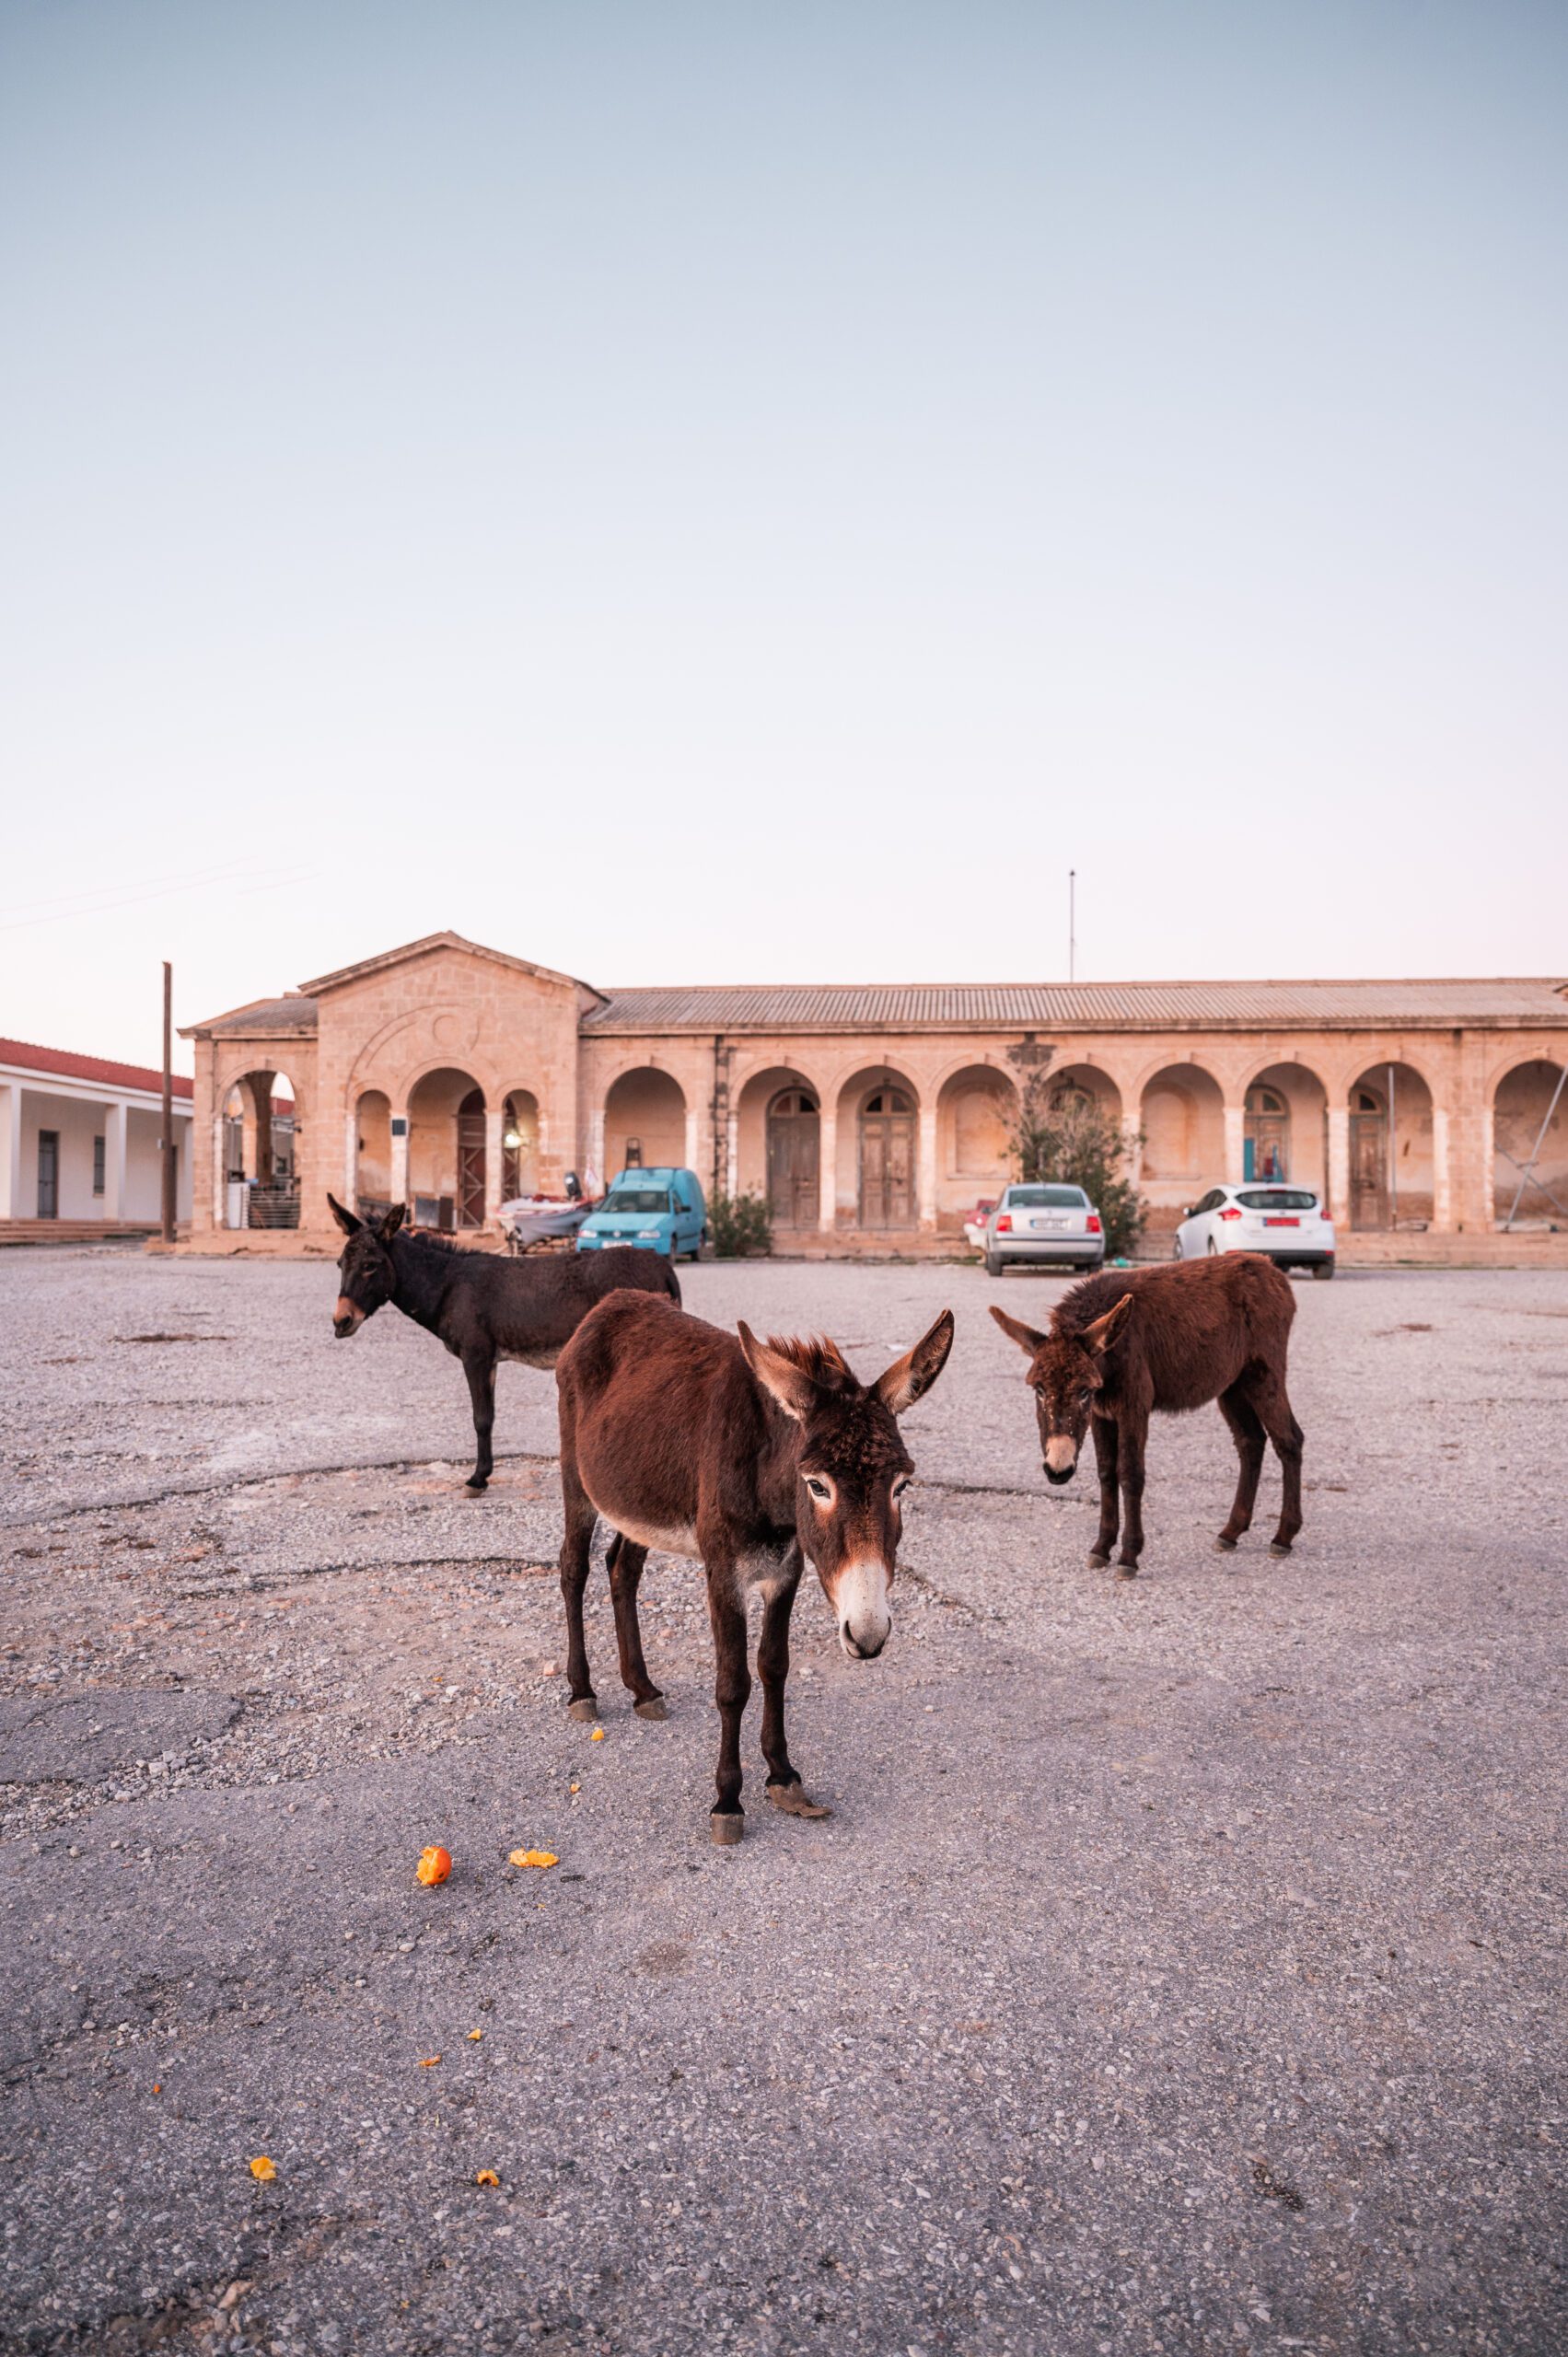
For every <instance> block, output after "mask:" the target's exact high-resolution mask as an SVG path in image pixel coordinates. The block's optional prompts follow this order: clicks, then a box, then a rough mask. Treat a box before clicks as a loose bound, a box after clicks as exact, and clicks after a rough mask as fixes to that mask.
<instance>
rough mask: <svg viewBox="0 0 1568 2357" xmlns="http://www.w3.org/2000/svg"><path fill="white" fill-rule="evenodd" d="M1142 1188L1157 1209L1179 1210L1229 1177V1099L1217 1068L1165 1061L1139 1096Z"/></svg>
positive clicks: (1151, 1075) (1145, 1084)
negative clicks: (1226, 1105)
mask: <svg viewBox="0 0 1568 2357" xmlns="http://www.w3.org/2000/svg"><path fill="white" fill-rule="evenodd" d="M1138 1121H1139V1127H1140V1129H1141V1130H1142V1131H1143V1133H1144V1150H1143V1160H1142V1170H1141V1185H1142V1190H1143V1193H1144V1196H1145V1198H1146V1199H1147V1201H1148V1202H1149V1203H1150V1204H1151V1205H1152V1206H1154V1207H1155V1208H1156V1210H1161V1211H1171V1210H1179V1209H1180V1208H1181V1207H1182V1206H1183V1205H1184V1204H1186V1203H1189V1202H1192V1201H1193V1200H1194V1199H1195V1198H1196V1197H1197V1196H1198V1195H1199V1194H1201V1193H1202V1190H1203V1188H1204V1187H1205V1186H1210V1187H1212V1186H1214V1185H1216V1184H1217V1183H1218V1182H1219V1181H1220V1180H1221V1179H1223V1178H1224V1177H1225V1098H1224V1096H1223V1094H1222V1092H1221V1089H1220V1084H1219V1082H1218V1081H1217V1080H1216V1079H1215V1078H1214V1074H1213V1073H1212V1072H1209V1071H1207V1070H1206V1069H1205V1068H1204V1066H1203V1065H1202V1064H1196V1063H1186V1064H1165V1065H1163V1066H1162V1067H1161V1068H1160V1070H1159V1071H1157V1072H1155V1073H1151V1074H1150V1075H1149V1077H1148V1078H1147V1080H1145V1082H1144V1086H1143V1089H1142V1092H1141V1094H1140V1097H1139V1106H1138Z"/></svg>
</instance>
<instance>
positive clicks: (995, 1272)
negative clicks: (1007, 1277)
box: [985, 1252, 1006, 1277]
mask: <svg viewBox="0 0 1568 2357" xmlns="http://www.w3.org/2000/svg"><path fill="white" fill-rule="evenodd" d="M1005 1266H1006V1263H1005V1260H1003V1258H1002V1255H1001V1253H1000V1252H988V1253H987V1254H986V1256H985V1273H986V1275H987V1276H988V1277H999V1276H1000V1275H1001V1274H1002V1271H1003V1270H1004V1268H1005Z"/></svg>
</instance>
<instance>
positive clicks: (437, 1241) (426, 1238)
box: [392, 1227, 495, 1260]
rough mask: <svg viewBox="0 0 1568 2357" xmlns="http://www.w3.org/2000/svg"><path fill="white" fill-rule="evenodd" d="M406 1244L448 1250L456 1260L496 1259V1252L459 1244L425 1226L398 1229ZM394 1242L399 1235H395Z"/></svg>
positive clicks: (429, 1249) (421, 1247)
mask: <svg viewBox="0 0 1568 2357" xmlns="http://www.w3.org/2000/svg"><path fill="white" fill-rule="evenodd" d="M398 1234H399V1235H401V1237H402V1240H403V1242H404V1243H405V1244H417V1245H418V1246H419V1248H420V1249H421V1250H422V1251H426V1252H446V1253H447V1254H449V1255H450V1257H451V1258H452V1259H453V1260H494V1258H495V1255H494V1252H481V1251H476V1250H475V1249H474V1248H473V1246H472V1245H471V1244H459V1243H457V1242H456V1241H455V1240H454V1239H453V1238H452V1237H449V1236H436V1235H434V1234H432V1232H431V1230H430V1229H429V1228H425V1227H404V1228H401V1229H400V1230H399V1231H398ZM392 1240H393V1242H394V1243H395V1242H396V1241H397V1237H393V1239H392Z"/></svg>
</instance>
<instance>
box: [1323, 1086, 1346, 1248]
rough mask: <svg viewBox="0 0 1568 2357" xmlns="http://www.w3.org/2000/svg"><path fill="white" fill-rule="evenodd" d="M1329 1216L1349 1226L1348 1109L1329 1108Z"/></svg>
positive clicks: (1342, 1107)
mask: <svg viewBox="0 0 1568 2357" xmlns="http://www.w3.org/2000/svg"><path fill="white" fill-rule="evenodd" d="M1328 1190H1329V1216H1330V1219H1333V1220H1337V1221H1338V1222H1339V1224H1340V1225H1341V1226H1342V1227H1349V1225H1350V1107H1349V1106H1348V1105H1330V1108H1329V1179H1328Z"/></svg>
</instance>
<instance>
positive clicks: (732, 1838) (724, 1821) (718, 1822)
mask: <svg viewBox="0 0 1568 2357" xmlns="http://www.w3.org/2000/svg"><path fill="white" fill-rule="evenodd" d="M708 1823H709V1825H710V1826H711V1827H712V1828H713V1835H714V1843H715V1844H716V1846H717V1847H718V1848H719V1849H721V1850H733V1849H734V1847H735V1845H736V1843H737V1842H738V1840H739V1839H740V1837H741V1835H742V1834H743V1833H744V1832H745V1830H746V1819H745V1818H744V1817H742V1815H741V1813H740V1811H739V1810H738V1809H737V1810H736V1811H735V1814H734V1815H733V1816H731V1815H730V1814H729V1813H728V1811H727V1810H725V1809H722V1808H716V1809H714V1813H713V1815H712V1816H711V1817H709V1819H708Z"/></svg>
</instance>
